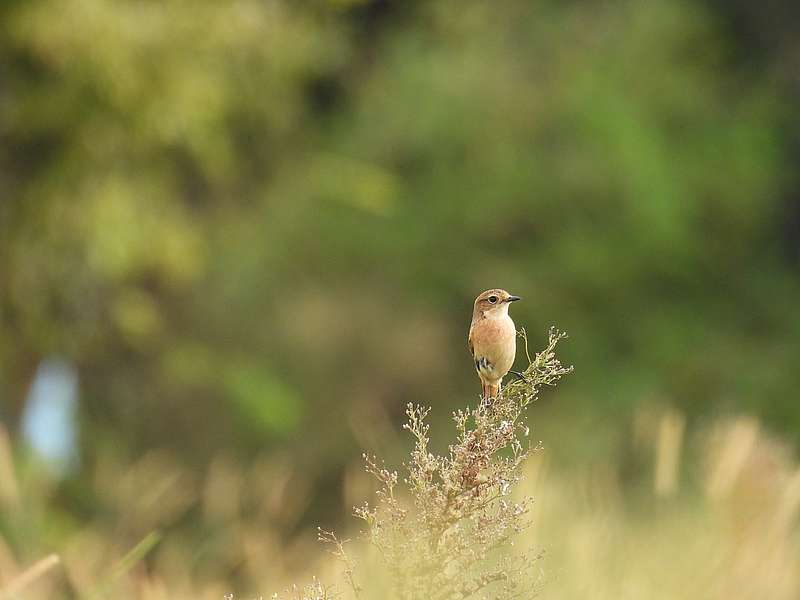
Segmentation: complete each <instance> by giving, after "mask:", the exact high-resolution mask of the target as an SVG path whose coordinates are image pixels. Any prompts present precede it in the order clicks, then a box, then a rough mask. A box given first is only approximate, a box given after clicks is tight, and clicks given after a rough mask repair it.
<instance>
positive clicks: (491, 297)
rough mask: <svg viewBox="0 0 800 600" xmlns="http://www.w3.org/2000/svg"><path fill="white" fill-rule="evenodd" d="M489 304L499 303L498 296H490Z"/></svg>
mask: <svg viewBox="0 0 800 600" xmlns="http://www.w3.org/2000/svg"><path fill="white" fill-rule="evenodd" d="M489 302H491V303H492V304H495V303H496V302H497V296H489Z"/></svg>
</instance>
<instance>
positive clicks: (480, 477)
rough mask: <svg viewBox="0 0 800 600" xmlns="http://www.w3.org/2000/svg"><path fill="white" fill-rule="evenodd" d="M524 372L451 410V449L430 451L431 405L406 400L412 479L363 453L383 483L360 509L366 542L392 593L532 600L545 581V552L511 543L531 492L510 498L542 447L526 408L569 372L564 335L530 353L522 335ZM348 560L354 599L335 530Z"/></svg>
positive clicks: (553, 333) (433, 599) (524, 523)
mask: <svg viewBox="0 0 800 600" xmlns="http://www.w3.org/2000/svg"><path fill="white" fill-rule="evenodd" d="M519 335H520V337H522V338H523V340H524V342H525V353H526V356H527V357H528V362H529V365H528V368H527V369H525V371H524V372H523V375H524V379H520V380H518V381H513V382H511V383H509V384H508V385H507V386H506V387H505V388H504V389H503V391H502V393H501V394H500V396H499V397H498V398H496V399H494V400H492V401H491V402H486V401H482V402H481V403H480V404H478V406H477V407H476V408H466V409H463V410H458V411H456V412H455V413H453V419H454V420H455V423H456V427H457V430H458V437H457V440H456V442H455V443H454V444H452V445H451V446H449V451H448V452H447V454H445V455H441V456H439V455H436V454H434V453H432V452H431V451H430V450H429V441H430V437H429V426H428V425H427V423H426V422H425V419H426V417H427V416H428V414H429V412H430V409H429V408H424V407H422V406H418V405H412V404H409V405H408V407H407V410H406V414H407V415H408V422H407V423H406V424H405V425H404V428H405V429H407V430H408V431H409V432H411V435H412V436H413V437H414V449H413V451H412V453H411V460H410V462H409V463H407V464H406V465H405V467H406V469H407V471H408V475H407V476H406V477H405V478H404V479H402V480H401V479H400V476H399V475H398V473H397V471H392V470H389V469H387V468H385V467H384V466H381V465H379V464H378V461H377V460H376V459H375V458H374V457H371V456H368V455H364V459H365V460H366V469H367V472H369V473H370V474H372V475H373V476H374V477H375V478H376V479H377V480H378V482H379V484H380V488H379V490H378V492H377V497H378V498H377V501H376V502H375V504H373V505H370V504H368V503H365V504H364V505H363V506H360V507H357V508H356V509H355V515H356V516H357V517H359V518H360V519H363V520H364V522H365V523H366V524H367V532H366V534H367V538H368V540H369V541H370V542H371V544H372V545H373V546H374V547H375V548H377V549H378V551H379V553H380V555H381V557H382V561H383V565H384V567H385V569H386V572H387V575H388V578H389V580H390V581H391V587H392V590H393V592H394V595H395V597H396V598H399V599H403V600H405V599H412V598H415V599H416V598H426V599H427V600H457V599H464V598H472V597H477V596H478V595H480V597H482V598H484V597H485V598H489V597H491V598H496V599H497V600H500V599H502V600H510V599H513V598H521V597H530V596H532V595H533V594H534V593H535V590H536V589H538V587H539V576H538V575H537V571H538V569H536V568H535V567H536V561H537V559H538V558H539V556H540V555H537V554H532V553H531V552H530V551H525V550H516V549H513V550H512V549H511V547H512V546H513V545H514V539H515V536H516V535H517V534H519V533H520V532H521V531H522V530H523V529H525V528H526V527H528V526H529V525H530V522H529V508H530V503H531V502H532V499H531V498H523V499H522V500H519V501H516V500H514V499H512V498H511V493H512V491H513V490H514V487H515V485H516V484H517V483H518V482H519V481H520V480H521V479H522V466H523V464H524V462H525V460H526V459H527V458H528V456H529V455H530V454H531V453H532V452H534V451H536V450H537V449H538V448H539V444H536V445H532V444H531V443H530V442H529V440H528V434H529V431H530V430H529V428H528V426H527V424H526V409H527V408H528V406H530V404H531V403H532V402H533V401H534V400H535V399H536V397H537V396H538V394H539V390H540V388H541V387H542V386H554V385H556V383H557V382H558V381H559V380H560V379H561V377H563V376H564V375H566V374H567V373H569V372H570V371H572V367H565V366H563V365H562V364H561V362H560V361H559V360H558V359H557V358H556V355H555V349H556V345H557V344H558V342H559V341H560V340H562V339H563V338H565V337H566V335H565V334H564V333H562V332H559V331H558V330H556V329H554V328H551V329H550V333H549V341H548V344H547V347H546V348H545V349H544V350H543V351H541V352H539V353H537V354H536V356H535V357H534V358H533V359H531V358H530V354H529V353H528V348H527V337H526V335H525V331H524V330H522V331H521V332H520V333H519ZM320 539H322V540H323V541H327V542H329V543H333V544H334V545H335V548H336V550H335V552H334V553H335V554H336V555H337V556H339V557H340V558H341V559H342V560H343V561H345V564H346V565H347V581H348V583H349V584H350V586H351V588H352V590H353V592H354V594H355V595H356V597H358V595H359V592H360V591H361V590H360V588H359V587H358V586H357V585H356V583H355V580H354V578H353V565H352V562H351V561H350V559H349V558H348V557H347V555H346V554H345V552H344V549H343V545H342V543H340V542H339V541H338V540H337V539H336V537H335V536H333V535H332V534H330V533H328V532H321V535H320Z"/></svg>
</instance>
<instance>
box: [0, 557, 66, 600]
mask: <svg viewBox="0 0 800 600" xmlns="http://www.w3.org/2000/svg"><path fill="white" fill-rule="evenodd" d="M60 562H61V559H60V558H59V557H58V555H56V554H51V555H49V556H45V557H44V558H43V559H41V560H40V561H38V562H36V563H34V564H33V565H31V566H30V567H28V568H27V569H26V570H25V571H23V572H22V573H20V574H19V575H17V577H15V578H14V579H13V580H12V581H11V583H9V584H8V585H7V586H6V587H5V588H3V589H2V590H0V600H11V598H14V597H15V596H16V595H17V594H19V593H20V592H21V591H22V590H24V589H25V588H27V587H28V586H29V585H30V584H31V583H33V582H34V581H36V580H37V579H39V578H40V577H41V576H42V575H44V574H45V573H47V572H48V571H49V570H50V569H52V568H53V567H55V566H56V565H58V564H59V563H60Z"/></svg>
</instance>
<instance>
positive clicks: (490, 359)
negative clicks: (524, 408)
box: [469, 289, 521, 399]
mask: <svg viewBox="0 0 800 600" xmlns="http://www.w3.org/2000/svg"><path fill="white" fill-rule="evenodd" d="M520 299H521V298H520V297H519V296H512V295H511V294H509V293H508V292H507V291H505V290H500V289H494V290H486V291H485V292H483V293H481V294H480V295H479V296H478V297H477V298H475V307H474V308H473V310H472V323H471V324H470V326H469V351H470V352H471V353H472V359H473V360H474V361H475V369H476V370H477V371H478V377H480V379H481V386H482V387H483V397H484V398H485V399H488V398H496V397H497V394H499V393H500V387H501V384H502V380H503V376H504V375H505V374H506V373H508V372H509V370H510V369H511V366H512V365H513V364H514V356H515V355H516V353H517V330H516V328H515V327H514V321H512V320H511V317H509V316H508V307H509V305H510V304H511V303H512V302H516V301H517V300H520Z"/></svg>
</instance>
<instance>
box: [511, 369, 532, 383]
mask: <svg viewBox="0 0 800 600" xmlns="http://www.w3.org/2000/svg"><path fill="white" fill-rule="evenodd" d="M509 373H511V374H513V375H516V376H517V379H521V380H522V381H528V379H527V378H526V377H525V375H523V374H522V373H520V372H519V371H509Z"/></svg>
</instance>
